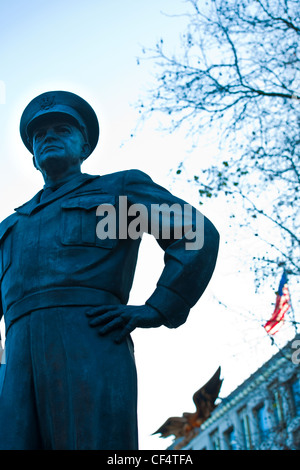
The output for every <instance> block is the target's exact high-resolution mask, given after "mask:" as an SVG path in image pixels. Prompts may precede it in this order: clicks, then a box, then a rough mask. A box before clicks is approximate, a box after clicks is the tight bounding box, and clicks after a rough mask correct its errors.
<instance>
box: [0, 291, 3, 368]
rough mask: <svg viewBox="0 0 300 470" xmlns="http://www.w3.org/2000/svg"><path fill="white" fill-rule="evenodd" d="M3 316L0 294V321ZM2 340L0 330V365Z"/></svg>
mask: <svg viewBox="0 0 300 470" xmlns="http://www.w3.org/2000/svg"><path fill="white" fill-rule="evenodd" d="M2 317H3V308H2V302H1V296H0V321H1V318H2ZM2 346H3V345H2V340H1V331H0V367H1V359H2V354H3V348H2Z"/></svg>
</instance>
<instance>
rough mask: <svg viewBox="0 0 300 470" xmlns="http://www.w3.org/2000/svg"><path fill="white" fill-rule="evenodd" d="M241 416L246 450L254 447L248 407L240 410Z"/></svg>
mask: <svg viewBox="0 0 300 470" xmlns="http://www.w3.org/2000/svg"><path fill="white" fill-rule="evenodd" d="M239 418H240V422H241V425H242V433H243V442H244V448H245V449H246V450H250V449H251V448H252V442H251V433H250V424H249V416H248V414H247V410H246V407H245V408H242V409H241V411H240V412H239Z"/></svg>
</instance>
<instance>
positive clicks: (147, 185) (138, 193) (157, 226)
mask: <svg viewBox="0 0 300 470" xmlns="http://www.w3.org/2000/svg"><path fill="white" fill-rule="evenodd" d="M123 194H124V195H126V197H127V198H128V207H129V210H130V211H131V212H130V213H131V215H134V212H135V211H137V212H140V216H141V214H144V221H143V222H144V223H143V225H144V230H145V231H147V232H148V233H151V234H152V235H154V236H155V238H156V239H157V242H158V244H159V245H160V246H161V248H162V249H163V250H164V252H165V255H164V262H165V266H164V269H163V271H162V273H161V276H160V278H159V280H158V283H157V287H156V289H155V291H154V292H153V294H152V295H151V296H150V298H149V299H148V300H147V301H146V303H145V305H142V306H130V305H117V306H102V307H96V308H94V309H91V310H90V311H88V312H87V315H88V316H89V317H90V325H91V326H93V327H100V328H99V333H100V334H106V333H108V332H110V331H112V330H113V329H116V328H121V329H122V333H121V335H120V337H119V341H121V340H123V339H124V337H125V336H126V335H127V334H129V333H130V332H131V331H133V330H134V329H135V328H136V327H141V328H151V327H158V326H161V325H165V326H167V327H169V328H176V327H178V326H179V325H181V324H182V323H184V322H185V321H186V319H187V316H188V314H189V311H190V309H191V308H192V307H193V306H194V305H195V304H196V302H197V301H198V300H199V298H200V297H201V295H202V294H203V292H204V291H205V289H206V287H207V285H208V283H209V281H210V279H211V276H212V274H213V271H214V268H215V264H216V260H217V254H218V247H219V234H218V232H217V230H216V228H215V227H214V225H213V224H212V223H211V222H210V221H209V220H208V219H207V218H206V217H204V216H203V215H202V214H201V213H200V212H199V211H197V210H196V209H195V208H194V207H192V206H191V205H189V204H187V203H186V202H185V201H183V200H181V199H179V198H177V197H175V196H173V195H172V194H171V193H170V192H169V191H167V190H166V189H165V188H163V187H161V186H159V185H157V184H155V183H154V182H153V181H152V179H151V178H150V177H149V176H147V175H146V174H145V173H143V172H141V171H139V170H130V171H128V172H125V178H124V187H123ZM140 220H141V221H142V218H141V217H140ZM129 229H130V225H129V228H128V230H129ZM129 232H130V230H129ZM129 236H130V233H129ZM117 342H118V341H117Z"/></svg>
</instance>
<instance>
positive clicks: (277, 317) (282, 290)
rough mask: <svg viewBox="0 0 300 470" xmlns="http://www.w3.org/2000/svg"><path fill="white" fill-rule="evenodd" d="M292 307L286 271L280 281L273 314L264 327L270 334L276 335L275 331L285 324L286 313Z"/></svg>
mask: <svg viewBox="0 0 300 470" xmlns="http://www.w3.org/2000/svg"><path fill="white" fill-rule="evenodd" d="M290 307H291V304H290V293H289V289H288V285H287V276H286V273H285V271H284V272H283V274H282V277H281V280H280V283H279V288H278V292H277V296H276V304H275V309H274V312H273V315H272V316H271V318H270V320H268V321H267V323H266V324H265V325H264V328H265V330H266V332H267V333H268V334H269V335H275V333H277V331H278V330H279V328H280V327H281V326H282V325H283V323H284V315H285V314H286V312H287V311H288V309H289V308H290Z"/></svg>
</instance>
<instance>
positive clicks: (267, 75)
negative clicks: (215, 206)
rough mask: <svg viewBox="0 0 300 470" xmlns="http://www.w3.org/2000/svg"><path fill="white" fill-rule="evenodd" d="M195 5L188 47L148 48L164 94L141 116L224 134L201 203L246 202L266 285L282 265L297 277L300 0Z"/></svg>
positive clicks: (200, 180) (198, 178) (195, 133)
mask: <svg viewBox="0 0 300 470" xmlns="http://www.w3.org/2000/svg"><path fill="white" fill-rule="evenodd" d="M186 4H187V13H186V16H187V23H188V25H187V29H186V31H185V32H184V34H182V36H181V38H180V49H179V51H177V52H176V54H171V53H168V52H166V49H167V47H166V45H165V43H164V40H163V39H161V40H160V41H159V42H158V43H157V45H156V47H155V49H153V50H146V51H145V54H146V57H150V58H152V59H154V61H155V63H156V65H157V68H156V70H157V72H156V85H155V88H154V89H153V90H151V91H150V92H149V96H148V97H146V98H145V100H144V101H143V102H140V103H139V106H140V112H141V115H142V117H143V118H145V117H147V116H149V115H150V114H152V113H154V112H157V111H159V112H162V113H163V114H164V115H165V116H168V118H169V120H168V125H167V129H168V131H170V130H171V131H175V130H176V129H177V128H179V127H181V128H184V129H185V131H186V133H187V134H188V135H189V136H190V137H192V138H193V139H194V142H195V143H196V144H197V139H198V138H200V136H202V138H203V136H205V135H209V132H211V133H212V131H214V132H217V133H218V142H219V149H220V152H219V154H218V156H216V158H215V161H214V163H213V165H212V166H210V167H207V168H205V167H204V168H203V169H202V170H201V171H199V170H198V169H197V173H196V174H195V175H194V178H193V180H194V183H195V184H197V185H199V195H200V203H201V199H202V198H203V197H209V198H210V197H214V196H218V195H219V194H223V195H225V196H226V197H227V199H228V201H232V198H235V200H239V201H240V202H241V203H242V206H243V208H244V209H245V212H244V215H245V217H244V219H243V220H241V219H239V226H243V227H246V228H247V230H248V232H249V231H250V232H251V233H252V234H253V236H256V237H258V238H260V239H261V240H262V242H263V246H264V248H263V249H262V252H261V253H258V254H257V256H254V263H253V264H254V269H255V271H256V278H257V280H258V281H260V280H261V279H263V278H264V279H267V278H269V276H272V274H273V272H276V274H277V275H278V269H277V267H278V265H279V266H284V267H285V269H286V271H287V273H288V274H290V275H297V274H299V262H298V261H299V245H300V239H299V231H298V228H299V217H298V219H297V215H298V214H297V213H298V210H299V204H298V199H297V192H298V190H299V187H300V184H299V183H300V168H299V140H300V138H299V123H300V113H299V107H300V95H299V81H300V80H299V77H300V74H299V71H300V70H299V69H300V57H299V34H300V15H299V13H300V9H299V2H298V0H208V1H206V2H204V1H202V0H187V1H186ZM180 172H181V168H178V173H180ZM232 217H233V218H234V217H235V214H234V213H232ZM262 222H264V223H262ZM263 227H266V228H265V230H264V229H263Z"/></svg>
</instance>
